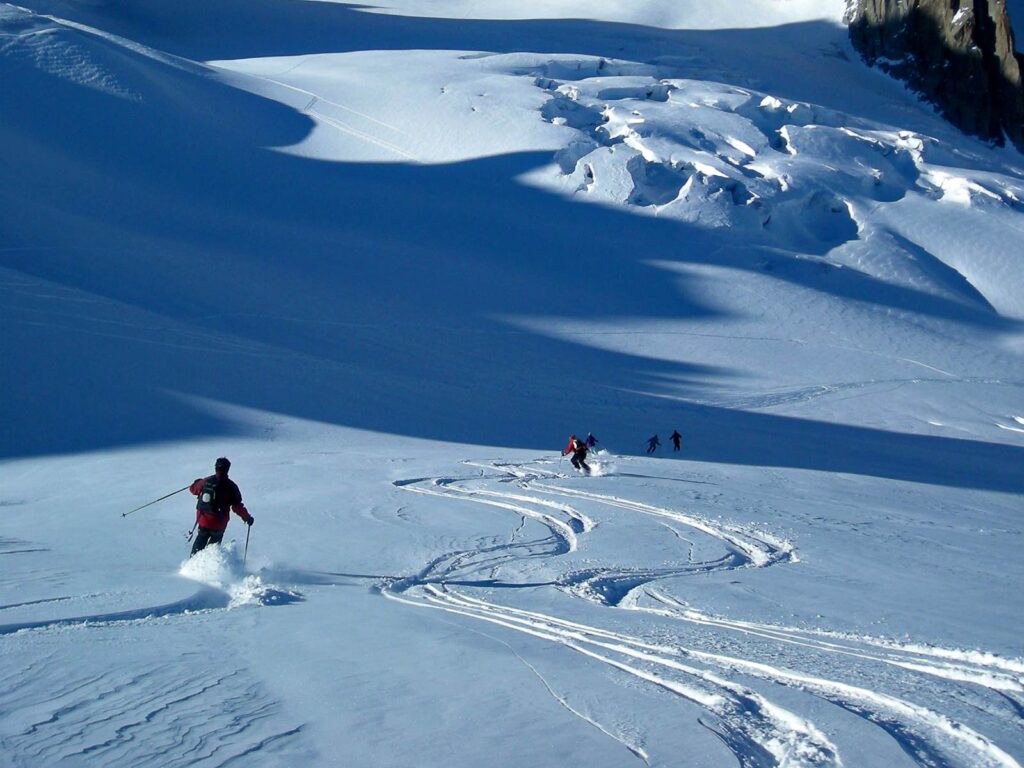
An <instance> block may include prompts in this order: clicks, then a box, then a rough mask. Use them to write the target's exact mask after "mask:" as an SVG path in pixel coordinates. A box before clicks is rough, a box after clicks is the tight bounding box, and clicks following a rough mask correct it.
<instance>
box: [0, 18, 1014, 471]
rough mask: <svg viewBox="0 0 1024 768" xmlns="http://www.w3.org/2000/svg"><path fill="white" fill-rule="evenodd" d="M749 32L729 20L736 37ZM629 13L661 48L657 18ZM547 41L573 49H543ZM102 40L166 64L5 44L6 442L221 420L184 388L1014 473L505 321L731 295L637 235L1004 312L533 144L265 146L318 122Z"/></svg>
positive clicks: (740, 453) (277, 401)
mask: <svg viewBox="0 0 1024 768" xmlns="http://www.w3.org/2000/svg"><path fill="white" fill-rule="evenodd" d="M278 5H280V4H277V3H263V4H259V5H258V7H259V8H264V7H274V6H278ZM319 5H322V6H324V8H321V9H316V10H315V13H328V14H340V15H338V16H336V17H334V16H332V17H331V18H332V19H333V21H331V22H330V23H331V24H337V23H339V22H338V19H347V20H349V21H351V22H352V23H358V24H364V23H365V24H371V25H378V26H377V27H374V28H375V29H377V33H378V34H383V32H381V31H380V30H382V29H384V27H383V26H379V25H381V24H384V23H385V22H387V23H393V24H398V25H400V26H401V27H403V28H404V29H405V30H406V31H405V32H403V33H402V34H403V35H406V34H408V35H413V36H414V37H416V36H419V37H416V39H417V40H419V39H420V37H422V38H423V42H424V43H425V42H427V38H429V39H431V40H433V43H432V45H423V46H421V47H442V46H444V47H453V46H454V47H463V48H465V47H471V48H478V47H484V46H469V41H468V40H461V38H460V39H456V37H457V36H458V35H461V34H464V33H466V30H467V29H468V30H470V31H472V32H473V34H483V32H484V31H486V32H487V34H486V39H487V41H490V42H494V41H497V40H499V39H502V33H501V30H503V29H508V30H510V34H511V39H510V40H508V41H506V42H505V44H504V46H503V47H501V48H500V49H501V50H514V49H516V48H517V45H516V44H517V43H520V44H522V46H523V47H524V48H525V47H526V43H527V42H530V45H532V46H533V47H534V49H538V48H539V49H541V50H564V49H567V48H568V46H569V43H568V42H567V41H566V39H565V38H566V36H567V35H569V34H570V32H572V33H573V34H575V33H577V32H578V31H579V28H578V27H576V26H573V24H576V25H578V24H586V25H588V26H587V29H590V30H592V31H593V32H594V34H595V35H596V36H597V38H598V39H600V40H601V41H604V42H605V43H607V42H609V41H611V40H613V39H615V35H616V34H617V33H618V32H622V30H621V29H620V27H622V26H624V25H606V28H605V27H602V26H601V25H598V24H597V23H596V22H573V23H572V24H568V26H567V23H563V22H529V23H519V22H473V23H470V24H468V25H464V24H462V23H460V24H456V23H454V22H447V21H444V20H436V19H430V20H424V19H395V17H377V16H373V15H372V14H364V13H359V14H357V13H355V12H354V11H353V10H352V9H351V8H349V7H347V6H338V5H333V4H319V3H307V4H300V5H299V6H295V5H293V4H288V6H289V8H296V7H301V8H302V9H303V10H302V11H301V13H309V12H314V11H310V10H309V9H308V8H306V6H319ZM228 6H230V4H228V5H227V6H220V5H219V4H218V7H228ZM323 23H325V24H327V23H328V22H327V21H326V20H324V22H323ZM524 25H525V26H524ZM822 26H823V27H824V26H827V25H822ZM210 29H211V30H215V29H216V25H214V26H213V27H211V28H210ZM389 29H392V28H390V27H389ZM438 30H441V32H438ZM544 30H547V31H546V32H545V31H544ZM643 30H644V28H631V29H630V34H631V35H639V34H641V32H642V31H643ZM392 31H393V29H392ZM598 33H600V34H598ZM755 33H756V31H744V32H742V33H736V34H738V35H740V40H739V41H737V42H734V43H733V44H740V43H741V42H742V40H743V39H744V36H746V35H749V34H755ZM76 34H77V33H76ZM211 34H213V33H211ZM349 34H351V32H350V33H349ZM389 34H390V33H389ZM523 34H527V36H528V37H529V40H518V39H517V35H519V36H521V35H523ZM644 34H646V35H647V36H648V37H647V38H644V39H646V40H647V42H648V43H651V45H652V46H653V47H654V49H657V48H658V45H660V44H659V43H657V41H658V40H661V39H662V38H663V37H664V35H665V34H666V33H664V32H662V31H660V30H655V31H651V30H647V31H646V32H645V33H644ZM716 34H726V33H716ZM758 34H765V33H763V32H760V33H758ZM830 34H831V33H830ZM537 35H541V37H540V38H537V37H536V36H537ZM544 35H548V36H549V37H545V36H544ZM453 36H454V37H453ZM213 37H216V35H215V34H213ZM213 37H211V38H210V39H211V40H212V39H213ZM670 38H671V40H675V38H673V37H672V36H671V35H669V37H668V38H665V39H666V40H668V39H670ZM185 39H189V38H188V36H187V35H186V36H185ZM282 39H284V40H288V39H290V38H289V36H288V35H287V34H284V35H282ZM326 39H327V38H326V37H325V38H323V41H322V42H324V44H325V45H326V44H327V43H326ZM344 39H350V38H344ZM626 39H627V40H629V39H632V38H630V37H629V36H627V38H626ZM554 40H561V43H560V46H546V43H547V42H549V41H554ZM317 41H318V42H319V41H320V39H319V38H318V39H317ZM652 41H653V42H652ZM150 42H153V41H150ZM371 43H372V36H371V38H370V40H369V42H368V43H367V45H368V46H369V45H370V44H371ZM676 44H678V41H676V42H674V43H673V45H676ZM104 45H106V44H105V43H104ZM590 45H591V46H594V45H595V44H594V43H593V42H591V43H590ZM636 45H639V41H637V42H636ZM666 45H667V43H666ZM310 50H318V49H317V48H316V47H312V48H310ZM327 50H338V48H329V49H327ZM272 52H275V51H257V50H252V51H250V52H249V55H267V54H268V53H272ZM279 52H281V53H283V52H285V51H279ZM293 52H298V51H293ZM192 53H197V51H192ZM225 53H227V52H221V53H220V54H219V55H224V54H225ZM233 53H234V54H236V55H237V54H240V53H241V52H240V51H234V52H233ZM614 53H615V51H611V52H610V54H614ZM110 55H113V56H116V57H120V58H119V59H118V61H119V62H120V64H119V65H125V66H129V67H133V68H138V70H139V71H140V72H142V73H143V75H144V77H143V78H142V79H141V80H140V81H139V82H140V83H142V85H144V84H145V80H146V78H149V79H150V80H151V81H152V82H154V83H156V84H157V85H156V87H153V88H152V89H150V90H147V91H146V92H145V98H143V100H142V101H132V100H129V99H124V98H119V97H117V96H112V95H109V94H107V93H104V92H102V91H100V90H97V89H96V88H92V87H85V86H83V85H79V84H76V83H74V82H71V81H69V80H67V79H62V78H60V77H57V76H54V75H51V74H48V73H46V72H43V71H40V70H38V69H33V68H32V67H31V66H30V65H28V64H27V63H24V62H17V61H11V60H5V61H4V60H0V109H2V110H3V112H4V115H5V120H4V123H3V125H0V138H2V139H3V144H2V146H4V148H5V149H4V150H3V151H4V157H5V158H6V159H5V170H6V172H7V173H8V174H9V178H10V180H11V183H9V184H5V185H4V187H3V189H2V190H0V204H2V206H0V208H2V211H3V214H2V215H3V216H4V221H3V222H2V223H3V226H2V228H0V231H2V232H3V233H4V234H3V237H4V239H3V241H2V244H0V245H2V248H4V249H5V250H3V251H2V252H0V266H6V267H7V268H8V269H9V270H10V271H9V272H7V273H6V274H5V275H4V281H3V283H4V284H3V285H2V286H0V290H3V291H4V294H3V295H4V301H3V303H2V304H0V312H2V319H3V322H4V324H5V327H6V330H5V333H4V334H3V335H2V336H0V355H2V356H3V359H4V360H5V361H7V362H8V364H7V365H5V366H4V367H3V368H2V369H0V384H2V386H3V388H4V393H5V396H4V398H3V400H2V401H0V419H2V427H0V429H2V430H3V432H2V437H3V439H2V442H0V457H2V458H11V457H19V456H30V455H39V454H47V453H52V452H71V451H85V450H92V449H99V448H107V447H111V446H118V445H127V444H138V443H145V442H150V441H163V440H168V439H174V438H184V437H192V436H197V435H203V436H212V435H217V434H224V433H227V432H230V431H231V430H232V429H233V427H232V426H231V425H230V424H228V423H225V422H222V421H219V420H217V419H215V418H211V417H209V416H207V415H206V414H205V413H204V412H200V411H197V410H196V409H195V407H194V405H193V404H192V403H190V402H188V401H187V400H182V399H181V398H179V397H178V396H177V395H178V394H181V395H186V396H197V397H202V398H208V399H211V400H216V401H223V402H228V403H235V404H239V405H243V406H247V407H251V408H256V409H261V410H267V411H273V412H278V413H283V414H288V415H292V416H297V417H302V418H307V419H312V420H317V421H322V422H328V423H334V424H341V425H346V426H353V427H359V428H362V429H367V430H372V431H380V432H389V433H394V434H402V435H411V436H416V437H425V438H431V439H439V440H447V441H455V442H466V443H484V444H488V445H494V444H500V445H507V446H510V447H512V446H514V447H526V448H537V447H538V446H543V445H550V446H553V447H554V446H558V445H559V444H560V442H561V440H562V438H563V437H564V435H563V432H564V431H565V430H566V429H567V426H566V425H594V426H596V425H598V424H600V425H602V426H601V428H600V430H601V431H602V432H603V433H604V437H606V439H612V440H613V442H614V443H616V447H617V448H620V450H621V447H620V445H619V444H625V442H626V439H625V436H630V435H633V436H635V437H636V442H637V443H638V445H637V446H636V450H637V452H639V451H640V449H641V445H640V444H639V443H641V438H642V437H643V436H645V435H646V434H647V433H648V432H649V431H650V425H652V424H655V425H657V424H665V425H669V424H676V423H683V424H686V425H687V446H688V447H687V450H686V451H684V452H683V454H682V455H684V456H686V457H689V458H700V459H706V460H710V461H719V462H734V463H743V464H759V465H761V464H765V465H768V464H771V465H780V466H794V467H804V468H811V469H821V470H829V471H840V472H850V473H857V474H869V475H878V476H883V477H894V478H900V479H907V480H917V481H922V482H932V483H940V484H946V485H956V486H964V487H978V488H990V489H998V490H1009V491H1020V490H1022V485H1024V481H1022V480H1020V479H1017V477H1018V474H1017V473H1016V472H1013V471H1011V469H1012V468H1013V467H1015V466H1016V465H1018V464H1019V462H1020V461H1021V459H1022V458H1024V450H1021V449H1017V448H1014V447H1011V446H1004V445H995V444H984V443H978V442H972V441H963V440H949V439H942V438H935V437H921V436H914V435H902V434H896V433H891V432H885V431H881V430H871V429H863V428H857V427H849V426H844V425H836V424H827V423H823V422H814V421H808V420H801V419H793V418H786V417H778V416H771V415H766V414H760V413H749V412H745V411H738V410H731V409H725V408H715V407H710V406H703V405H696V404H692V403H686V402H682V401H679V400H667V399H665V398H664V397H662V396H663V395H665V396H671V397H674V398H679V397H685V396H686V395H688V394H697V393H707V391H708V390H709V389H713V388H714V387H716V386H717V385H719V384H720V383H722V382H725V381H727V380H729V379H734V378H736V377H741V376H743V375H744V372H743V371H736V370H726V369H719V368H713V367H709V366H702V365H695V364H692V363H687V362H686V361H684V360H671V361H666V360H654V359H650V358H641V357H634V356H630V355H626V354H621V353H617V352H612V351H608V350H602V349H597V348H594V347H590V346H584V345H581V344H578V343H574V342H573V341H572V340H571V337H563V338H556V337H555V336H554V335H548V334H546V333H542V332H540V331H537V330H525V329H523V328H520V327H515V326H513V325H511V324H509V323H508V322H506V321H505V320H503V318H510V317H523V318H548V321H547V322H546V325H547V326H548V327H554V325H556V324H557V322H558V321H560V320H565V321H572V320H575V319H579V318H583V317H590V316H598V317H600V318H601V319H602V320H603V321H606V322H615V321H616V320H634V319H639V320H644V319H647V320H650V319H675V320H678V319H680V318H685V317H693V318H698V317H723V318H724V317H725V315H724V314H723V312H722V310H721V309H720V308H718V307H715V306H711V305H708V304H707V303H706V302H704V301H702V300H701V298H700V296H699V293H698V292H697V289H696V288H695V287H692V286H691V285H689V284H688V283H687V282H686V280H685V278H683V277H681V276H680V275H679V274H676V273H672V274H667V273H666V272H664V271H663V270H661V269H658V268H655V267H652V266H650V265H649V264H647V263H646V262H647V261H648V260H650V259H652V258H657V259H658V260H659V261H677V262H680V263H683V264H686V263H702V262H703V263H715V264H722V265H726V266H730V267H734V268H738V269H747V270H761V271H765V272H766V274H771V275H772V276H773V277H775V278H777V279H782V280H787V281H790V282H793V283H796V284H799V285H803V286H806V287H809V288H813V289H814V290H819V291H824V292H828V293H832V294H834V295H837V296H843V297H847V298H852V299H855V300H857V301H863V302H867V303H874V304H878V305H881V306H886V307H893V308H896V309H900V310H904V311H908V312H916V313H920V314H923V315H927V316H932V317H939V318H942V319H947V320H956V321H960V322H965V323H971V324H974V325H980V326H988V327H990V328H993V329H995V328H998V327H1000V326H1001V325H1002V322H1001V321H1000V320H999V318H998V317H996V316H995V315H994V314H991V313H985V312H983V311H981V310H979V309H978V308H968V307H965V306H963V305H960V304H956V303H953V302H944V301H943V300H941V299H939V298H936V297H931V296H927V295H925V294H920V293H916V292H913V291H909V290H905V289H899V288H894V287H892V286H888V285H885V284H883V283H880V282H878V281H874V280H872V279H871V278H868V277H866V276H863V275H859V274H856V273H853V272H852V271H849V270H829V269H827V268H822V267H821V266H820V265H817V264H808V263H806V262H803V261H801V260H800V259H798V258H795V257H794V256H787V255H785V254H779V253H777V252H768V251H758V250H757V249H754V248H745V247H744V246H743V243H741V242H736V241H732V240H730V235H729V234H728V233H722V232H714V231H708V230H703V229H700V228H697V227H693V226H689V225H684V224H681V223H679V222H672V221H665V220H660V219H655V218H652V217H646V216H636V215H632V214H630V213H628V212H625V211H619V210H614V209H609V208H603V207H597V206H589V205H581V204H578V203H575V202H573V201H572V200H568V199H564V198H561V197H558V196H553V195H551V194H549V193H547V192H544V191H541V190H537V189H534V188H531V187H528V186H525V185H523V184H521V183H519V182H518V181H516V179H517V178H518V177H520V176H521V175H522V174H523V173H526V172H528V171H530V170H533V169H535V168H537V167H538V166H541V165H545V164H547V163H549V162H550V161H551V156H550V154H547V153H529V154H513V155H506V156H501V157H491V158H486V159H479V160H472V161H467V162H461V163H453V164H448V165H444V166H421V165H411V164H404V163H394V164H383V163H362V164H356V163H327V162H320V161H315V160H310V159H305V158H300V157H295V156H292V155H288V154H284V153H280V152H274V151H272V150H269V149H267V147H278V146H289V145H292V144H295V143H297V142H298V141H300V140H301V139H302V138H304V137H305V136H306V135H308V133H309V131H310V130H311V129H312V122H311V121H310V120H309V118H308V117H306V116H305V115H302V114H300V113H298V112H296V111H294V110H292V109H290V108H288V107H286V106H283V105H281V104H277V103H274V102H270V101H267V100H265V99H262V98H260V97H257V96H253V95H250V94H247V93H244V92H241V91H238V90H235V89H232V88H228V87H226V86H224V85H221V84H219V83H217V82H216V81H214V80H212V79H209V78H206V77H202V76H198V75H196V74H194V73H189V72H185V73H182V72H181V71H178V70H173V69H172V68H170V67H168V66H167V65H165V64H162V63H160V62H153V61H151V60H143V59H142V57H136V58H135V59H133V54H130V53H125V52H124V51H121V50H117V51H116V52H114V53H113V54H110ZM204 55H205V56H207V57H210V58H212V57H215V56H216V55H218V54H217V53H212V54H211V53H206V54H204ZM665 55H668V54H667V52H666V53H665ZM140 87H141V86H140ZM40 94H46V96H47V97H48V98H46V99H40ZM83 116H88V117H89V119H87V120H83V119H82V117H83ZM23 190H30V191H31V192H32V194H31V195H30V196H26V195H24V194H23ZM41 245H42V246H45V248H40V247H39V246H41Z"/></svg>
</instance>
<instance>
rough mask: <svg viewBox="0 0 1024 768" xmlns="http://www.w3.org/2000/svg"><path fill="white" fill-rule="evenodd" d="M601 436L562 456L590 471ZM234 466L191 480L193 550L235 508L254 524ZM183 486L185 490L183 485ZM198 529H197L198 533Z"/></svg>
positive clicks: (675, 440) (650, 443)
mask: <svg viewBox="0 0 1024 768" xmlns="http://www.w3.org/2000/svg"><path fill="white" fill-rule="evenodd" d="M682 437H683V436H682V435H680V434H679V431H678V430H674V431H673V432H672V437H671V438H670V439H671V440H672V446H673V450H676V451H678V450H679V445H680V441H681V440H682ZM598 442H599V440H598V439H597V438H596V437H594V433H593V432H587V436H586V437H585V438H583V439H582V440H581V439H579V438H578V437H576V435H569V442H568V444H567V445H566V446H565V449H564V450H563V451H562V456H569V455H570V454H571V458H570V459H569V461H570V462H571V463H572V465H573V466H574V467H575V468H576V469H577V470H578V471H580V472H583V473H584V474H587V475H589V474H590V472H591V469H590V465H589V464H587V453H588V452H589V451H591V450H593V449H594V448H595V447H596V446H597V444H598ZM660 445H661V441H660V440H659V439H658V435H657V434H655V435H653V436H652V437H650V438H649V439H648V440H647V453H654V452H655V451H656V450H658V446H660ZM230 469H231V462H230V461H228V459H227V458H226V457H224V456H222V457H220V458H219V459H217V460H216V461H215V462H214V465H213V474H212V475H209V476H208V477H200V478H197V479H196V480H194V481H193V482H192V484H191V485H190V486H189V487H188V490H189V491H190V492H191V493H192V495H193V496H195V497H196V523H195V525H194V526H192V531H191V532H190V533H189V538H190V539H191V538H192V535H193V534H195V542H194V543H193V544H192V554H193V555H194V554H196V552H199V551H201V550H202V549H204V548H206V547H207V546H208V545H210V544H220V542H221V540H222V539H223V538H224V531H225V529H226V528H227V527H228V519H229V518H230V517H231V514H230V513H231V512H234V513H235V514H236V515H238V516H239V517H240V518H242V520H243V521H244V522H245V524H246V525H250V526H251V525H252V524H253V522H254V521H255V518H254V517H253V516H252V515H251V514H249V510H247V509H246V508H245V504H243V503H242V493H241V491H239V489H238V486H237V485H235V482H234V481H233V480H231V479H230V478H229V477H228V471H229V470H230ZM181 490H185V489H184V488H182V489H181ZM197 530H198V533H197Z"/></svg>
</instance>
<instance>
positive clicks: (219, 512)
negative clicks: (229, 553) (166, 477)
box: [189, 456, 255, 555]
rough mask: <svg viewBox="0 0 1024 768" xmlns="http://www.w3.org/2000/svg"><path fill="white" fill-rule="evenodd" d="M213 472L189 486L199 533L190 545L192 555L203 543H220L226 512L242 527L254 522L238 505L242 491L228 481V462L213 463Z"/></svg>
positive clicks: (201, 547)
mask: <svg viewBox="0 0 1024 768" xmlns="http://www.w3.org/2000/svg"><path fill="white" fill-rule="evenodd" d="M213 469H214V473H213V474H212V475H210V476H209V477H200V478H198V479H197V480H195V481H194V482H193V483H192V485H191V486H190V487H189V491H190V492H191V493H192V495H193V496H196V497H198V501H197V503H196V526H198V528H199V532H198V533H197V534H196V540H195V543H194V544H193V545H192V554H193V555H194V554H195V553H196V552H198V551H199V550H201V549H203V548H204V547H206V545H207V544H220V542H221V539H223V538H224V529H225V528H227V527H228V518H230V517H231V515H230V514H229V511H231V512H234V513H235V514H236V515H238V516H239V517H240V518H242V520H244V521H245V524H246V525H252V524H253V521H254V519H255V518H253V516H252V515H250V514H249V510H247V509H246V508H245V504H243V503H242V492H241V491H239V490H238V486H237V485H235V483H234V481H233V480H230V479H229V478H228V470H229V469H231V462H230V461H228V460H227V459H226V458H224V457H223V456H222V457H221V458H219V459H217V461H216V462H215V463H214V465H213Z"/></svg>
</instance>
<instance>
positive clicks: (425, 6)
mask: <svg viewBox="0 0 1024 768" xmlns="http://www.w3.org/2000/svg"><path fill="white" fill-rule="evenodd" d="M370 10H373V11H374V12H375V13H388V14H394V15H407V16H436V17H440V18H450V19H573V18H575V19H596V20H602V21H616V22H623V23H628V24H643V25H645V26H650V27H660V28H663V29H746V28H751V27H774V26H778V25H781V24H792V23H795V22H801V21H817V20H826V21H830V22H834V23H839V22H840V21H841V20H842V16H843V13H844V11H845V0H751V2H745V3H722V2H716V0H638V1H637V2H629V3H623V2H616V1H615V0H593V1H589V0H588V1H584V0H539V1H538V2H530V3H521V2H514V0H498V1H497V2H487V3H480V2H478V1H477V0H398V2H392V3H389V4H388V5H387V6H382V7H375V8H372V9H370Z"/></svg>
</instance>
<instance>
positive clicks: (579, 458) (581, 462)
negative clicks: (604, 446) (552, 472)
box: [562, 429, 683, 475]
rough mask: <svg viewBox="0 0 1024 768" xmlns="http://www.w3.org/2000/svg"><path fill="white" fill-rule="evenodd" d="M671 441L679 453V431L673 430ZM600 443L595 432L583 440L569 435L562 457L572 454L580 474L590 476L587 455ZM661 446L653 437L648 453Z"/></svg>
mask: <svg viewBox="0 0 1024 768" xmlns="http://www.w3.org/2000/svg"><path fill="white" fill-rule="evenodd" d="M669 439H670V440H671V441H672V450H673V451H678V450H679V447H680V445H681V442H682V439H683V436H682V435H681V434H679V430H678V429H674V430H672V436H671V437H670V438H669ZM598 442H599V441H598V439H597V438H596V437H594V433H593V432H587V436H586V437H585V438H583V439H582V440H580V439H579V438H578V437H576V435H574V434H573V435H569V442H568V443H567V444H566V446H565V448H563V449H562V456H569V455H570V454H571V456H572V457H571V458H570V459H569V461H570V462H571V463H572V465H573V466H574V467H575V468H576V469H577V470H579V471H580V472H582V473H584V474H586V475H589V474H590V471H591V470H590V465H589V464H587V453H588V452H589V451H591V450H593V448H594V447H595V446H596V445H597V444H598ZM660 445H661V440H659V439H658V435H657V434H654V435H652V436H651V437H650V438H648V440H647V453H654V452H655V451H656V450H658V446H660Z"/></svg>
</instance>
